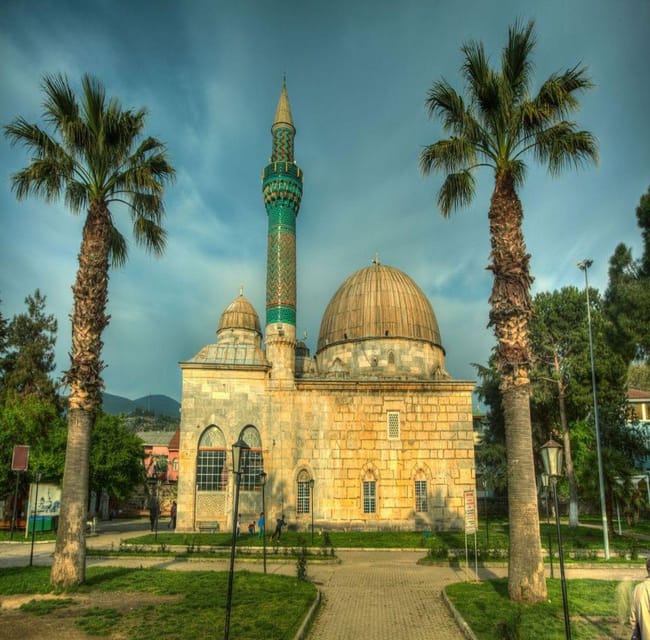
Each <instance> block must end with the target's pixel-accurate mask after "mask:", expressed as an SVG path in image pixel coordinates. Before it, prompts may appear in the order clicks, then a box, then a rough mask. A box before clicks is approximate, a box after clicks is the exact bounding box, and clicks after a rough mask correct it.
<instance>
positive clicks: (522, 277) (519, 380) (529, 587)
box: [488, 172, 546, 603]
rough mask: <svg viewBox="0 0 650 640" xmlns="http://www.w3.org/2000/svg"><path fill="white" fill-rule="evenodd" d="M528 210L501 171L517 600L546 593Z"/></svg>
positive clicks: (501, 273) (496, 252)
mask: <svg viewBox="0 0 650 640" xmlns="http://www.w3.org/2000/svg"><path fill="white" fill-rule="evenodd" d="M522 218H523V211H522V207H521V202H520V201H519V198H518V196H517V193H516V192H515V188H514V183H513V181H512V177H511V176H510V174H508V173H507V172H501V173H498V174H497V176H496V179H495V186H494V192H493V194H492V199H491V202H490V212H489V220H490V240H491V245H492V253H491V259H492V262H491V264H490V265H489V267H488V268H489V269H490V270H491V271H492V272H493V273H494V284H493V288H492V294H491V295H490V305H491V310H490V324H491V325H492V326H493V327H494V332H495V335H496V337H497V341H498V342H497V366H498V367H499V370H500V372H501V394H502V402H503V411H504V420H505V431H506V455H507V468H508V513H509V525H510V548H509V562H508V592H509V594H510V598H511V599H512V600H516V601H525V602H531V603H533V602H541V601H543V600H545V599H546V581H545V579H544V564H543V561H542V548H541V541H540V533H539V512H538V508H537V485H536V482H535V464H534V460H533V439H532V426H531V421H530V395H529V394H530V379H529V371H530V353H529V341H528V323H529V320H530V315H531V312H532V303H531V297H530V285H531V282H532V278H531V277H530V273H529V266H528V263H529V260H530V256H529V255H528V254H527V253H526V245H525V243H524V238H523V232H522V227H521V222H522Z"/></svg>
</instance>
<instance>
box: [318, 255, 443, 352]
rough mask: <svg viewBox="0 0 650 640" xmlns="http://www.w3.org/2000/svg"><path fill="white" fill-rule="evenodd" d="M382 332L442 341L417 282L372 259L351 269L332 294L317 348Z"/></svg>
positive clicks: (437, 342) (436, 341)
mask: <svg viewBox="0 0 650 640" xmlns="http://www.w3.org/2000/svg"><path fill="white" fill-rule="evenodd" d="M386 337H389V338H413V339H417V340H425V341H427V342H431V343H433V344H435V345H439V346H441V347H442V344H441V341H440V329H439V328H438V321H437V320H436V316H435V314H434V313H433V308H432V307H431V303H430V302H429V300H428V299H427V297H426V296H425V295H424V293H423V292H422V290H421V289H420V287H418V285H417V284H415V282H414V281H413V280H412V279H411V278H410V277H409V276H407V275H406V274H405V273H404V272H402V271H400V270H399V269H396V268H395V267H389V266H386V265H381V264H373V265H372V266H370V267H366V268H365V269H361V270H360V271H357V272H356V273H353V274H352V275H351V276H350V277H349V278H348V279H347V280H345V282H344V283H343V284H342V285H341V286H340V287H339V289H338V291H337V292H336V293H335V294H334V296H333V297H332V299H331V300H330V302H329V304H328V305H327V308H326V309H325V313H324V315H323V320H322V322H321V325H320V333H319V336H318V347H317V350H318V351H320V350H321V349H324V348H325V347H327V346H329V345H332V344H336V343H340V342H347V341H351V340H357V339H367V338H386Z"/></svg>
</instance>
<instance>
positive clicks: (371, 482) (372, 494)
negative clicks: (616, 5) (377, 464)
mask: <svg viewBox="0 0 650 640" xmlns="http://www.w3.org/2000/svg"><path fill="white" fill-rule="evenodd" d="M362 506H363V512H364V513H377V480H376V479H375V476H374V475H373V474H372V473H367V474H366V476H365V478H364V479H363V505H362Z"/></svg>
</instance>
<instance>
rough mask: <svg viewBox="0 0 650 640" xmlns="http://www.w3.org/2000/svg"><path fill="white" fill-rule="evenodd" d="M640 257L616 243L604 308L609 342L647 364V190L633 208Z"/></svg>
mask: <svg viewBox="0 0 650 640" xmlns="http://www.w3.org/2000/svg"><path fill="white" fill-rule="evenodd" d="M636 218H637V224H638V226H639V228H640V229H641V238H642V240H643V255H642V257H641V258H640V259H638V260H635V259H634V257H633V256H632V250H631V249H630V248H629V247H627V246H626V245H625V244H623V243H621V244H619V245H618V246H617V247H616V249H615V250H614V255H612V257H611V258H610V260H609V283H608V287H607V291H606V292H605V305H606V306H605V309H606V311H607V315H608V316H609V318H610V320H611V321H612V323H613V331H612V332H611V336H610V340H611V342H612V344H613V345H614V346H615V348H616V349H617V350H618V351H619V352H620V353H621V354H623V356H624V357H625V358H627V359H628V360H630V361H631V360H633V359H634V358H639V359H644V358H645V359H646V361H647V362H648V363H650V331H648V326H650V189H648V192H647V193H645V194H644V195H643V196H642V197H641V201H640V202H639V206H638V207H637V209H636Z"/></svg>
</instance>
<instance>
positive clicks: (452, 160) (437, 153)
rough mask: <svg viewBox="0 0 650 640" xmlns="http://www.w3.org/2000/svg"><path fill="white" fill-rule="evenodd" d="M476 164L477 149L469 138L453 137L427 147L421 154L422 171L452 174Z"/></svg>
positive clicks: (426, 173) (425, 172)
mask: <svg viewBox="0 0 650 640" xmlns="http://www.w3.org/2000/svg"><path fill="white" fill-rule="evenodd" d="M475 162H476V147H475V146H474V145H473V144H471V143H470V141H469V140H467V138H458V137H456V136H453V137H451V138H446V139H444V140H438V142H435V143H434V144H432V145H429V146H428V147H425V148H424V149H423V150H422V153H421V154H420V170H421V171H422V173H424V174H425V175H428V174H429V173H431V171H432V170H433V171H444V172H447V173H451V172H454V171H458V170H459V169H465V168H467V167H468V166H470V165H473V164H474V163H475Z"/></svg>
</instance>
